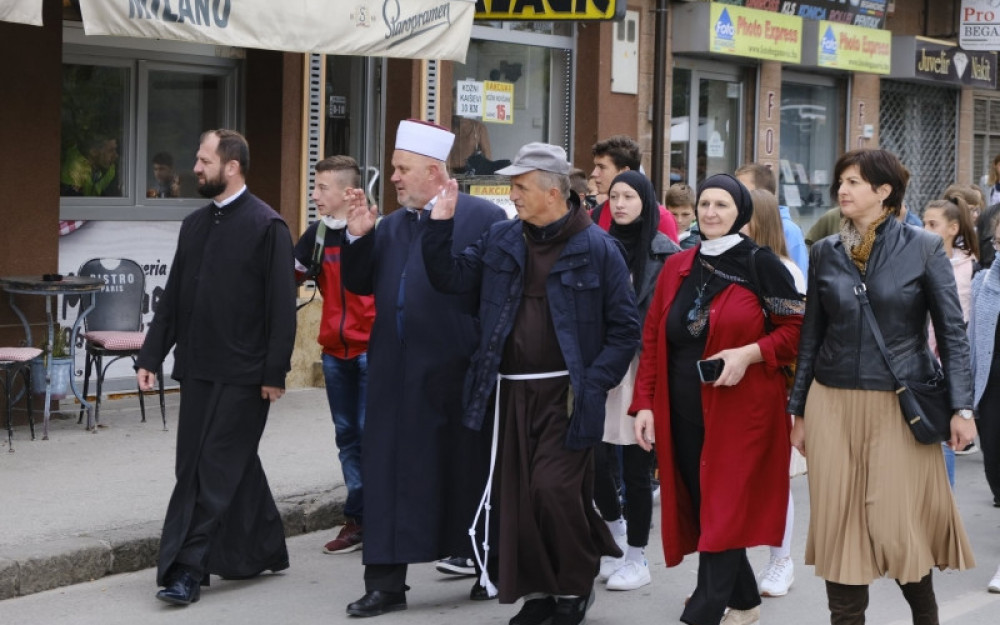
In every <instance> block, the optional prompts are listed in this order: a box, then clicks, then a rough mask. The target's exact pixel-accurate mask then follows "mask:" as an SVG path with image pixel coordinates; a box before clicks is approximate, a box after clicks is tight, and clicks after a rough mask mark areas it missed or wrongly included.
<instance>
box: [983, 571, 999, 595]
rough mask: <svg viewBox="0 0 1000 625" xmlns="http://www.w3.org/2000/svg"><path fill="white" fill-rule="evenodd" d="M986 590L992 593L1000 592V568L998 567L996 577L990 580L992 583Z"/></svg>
mask: <svg viewBox="0 0 1000 625" xmlns="http://www.w3.org/2000/svg"><path fill="white" fill-rule="evenodd" d="M986 590H988V591H990V592H1000V567H997V572H996V575H994V576H993V579H991V580H990V583H989V584H988V585H987V586H986Z"/></svg>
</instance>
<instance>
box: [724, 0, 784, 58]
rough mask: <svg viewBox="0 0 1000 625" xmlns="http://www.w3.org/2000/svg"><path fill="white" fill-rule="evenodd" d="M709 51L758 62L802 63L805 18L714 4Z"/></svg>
mask: <svg viewBox="0 0 1000 625" xmlns="http://www.w3.org/2000/svg"><path fill="white" fill-rule="evenodd" d="M708 23H709V51H711V52H718V53H721V54H733V55H736V56H746V57H752V58H755V59H765V60H769V61H781V62H783V63H799V62H800V61H801V60H802V18H800V17H794V16H790V15H781V14H777V13H771V12H768V11H758V10H756V9H747V8H743V7H738V6H727V5H725V4H719V3H716V2H713V3H712V6H711V12H710V13H709V20H708Z"/></svg>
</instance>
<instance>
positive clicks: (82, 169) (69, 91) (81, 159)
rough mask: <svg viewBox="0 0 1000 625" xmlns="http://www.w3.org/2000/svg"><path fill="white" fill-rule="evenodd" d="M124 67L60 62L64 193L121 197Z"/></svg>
mask: <svg viewBox="0 0 1000 625" xmlns="http://www.w3.org/2000/svg"><path fill="white" fill-rule="evenodd" d="M128 78H129V70H128V69H127V68H124V67H107V66H100V65H69V64H67V65H63V85H62V146H61V148H62V164H61V167H60V172H59V189H60V194H61V195H63V196H65V197H73V196H87V197H122V195H123V194H124V192H123V188H122V175H121V174H122V171H121V163H122V160H121V153H120V152H121V150H122V149H123V139H124V137H125V106H126V104H125V103H126V101H127V97H128Z"/></svg>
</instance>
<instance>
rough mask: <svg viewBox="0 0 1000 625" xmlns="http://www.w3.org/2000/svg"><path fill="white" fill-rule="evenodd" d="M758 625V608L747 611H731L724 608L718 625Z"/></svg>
mask: <svg viewBox="0 0 1000 625" xmlns="http://www.w3.org/2000/svg"><path fill="white" fill-rule="evenodd" d="M723 623H725V624H726V625H758V623H760V606H757V607H755V608H750V609H749V610H733V609H732V608H726V612H725V613H724V614H723V615H722V620H721V621H719V625H722V624H723Z"/></svg>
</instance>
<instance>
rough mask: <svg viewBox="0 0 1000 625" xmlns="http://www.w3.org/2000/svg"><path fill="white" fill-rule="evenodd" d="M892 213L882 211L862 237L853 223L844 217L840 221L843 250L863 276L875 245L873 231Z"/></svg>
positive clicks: (887, 210)
mask: <svg viewBox="0 0 1000 625" xmlns="http://www.w3.org/2000/svg"><path fill="white" fill-rule="evenodd" d="M891 214H892V211H891V210H890V209H888V208H886V209H885V210H883V211H882V214H881V215H879V216H878V218H877V219H876V220H875V221H873V222H872V223H870V224H869V225H868V230H866V231H865V233H864V234H863V235H862V234H861V233H860V232H858V229H857V228H855V227H854V222H853V221H851V220H850V219H848V218H847V217H844V218H842V219H841V220H840V241H841V243H843V244H844V249H846V250H847V251H848V254H849V255H850V257H851V260H852V261H854V265H855V266H856V267H857V268H858V271H860V272H861V275H862V276H863V275H865V271H866V270H867V268H868V257H869V256H871V253H872V246H873V245H875V231H876V230H877V229H878V227H879V226H880V225H882V222H884V221H885V220H886V219H888V218H889V215H891Z"/></svg>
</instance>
